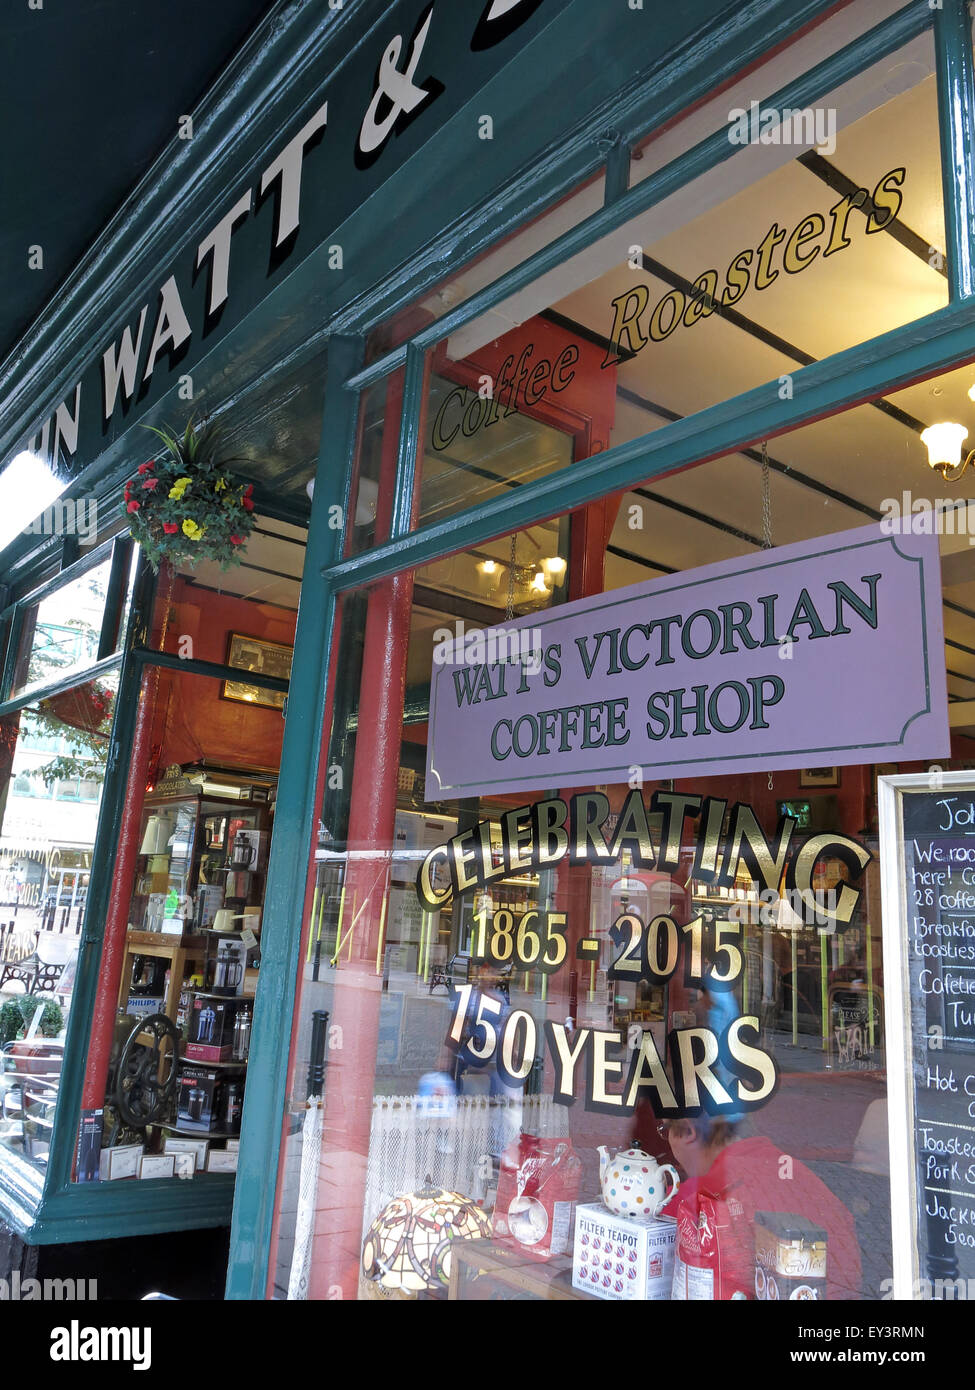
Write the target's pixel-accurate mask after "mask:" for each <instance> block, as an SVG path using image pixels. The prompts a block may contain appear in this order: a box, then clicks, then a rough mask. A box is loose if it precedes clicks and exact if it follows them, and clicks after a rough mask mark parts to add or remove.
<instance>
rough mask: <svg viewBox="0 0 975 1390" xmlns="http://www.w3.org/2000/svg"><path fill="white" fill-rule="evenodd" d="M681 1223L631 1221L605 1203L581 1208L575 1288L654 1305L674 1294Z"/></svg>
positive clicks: (665, 1219) (661, 1218) (669, 1219)
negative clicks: (678, 1225)
mask: <svg viewBox="0 0 975 1390" xmlns="http://www.w3.org/2000/svg"><path fill="white" fill-rule="evenodd" d="M676 1238H677V1223H676V1221H674V1219H673V1217H668V1216H658V1217H657V1218H656V1219H655V1220H653V1221H631V1220H629V1219H628V1218H626V1217H622V1216H614V1215H613V1213H612V1212H611V1211H610V1210H609V1208H608V1207H604V1206H603V1204H602V1202H588V1203H586V1204H584V1205H580V1206H578V1207H577V1208H576V1229H575V1246H574V1249H573V1253H572V1286H573V1288H576V1289H585V1291H586V1292H587V1293H590V1294H594V1295H595V1296H596V1297H597V1298H608V1299H612V1300H623V1301H630V1300H637V1299H639V1300H641V1301H650V1302H653V1303H656V1302H661V1301H663V1300H665V1299H669V1298H670V1292H671V1284H672V1282H673V1277H674V1245H675V1242H676Z"/></svg>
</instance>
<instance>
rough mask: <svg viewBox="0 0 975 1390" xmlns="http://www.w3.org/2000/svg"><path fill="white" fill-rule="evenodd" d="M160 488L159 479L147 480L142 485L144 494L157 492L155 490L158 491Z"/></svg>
mask: <svg viewBox="0 0 975 1390" xmlns="http://www.w3.org/2000/svg"><path fill="white" fill-rule="evenodd" d="M158 486H159V479H158V478H147V479H146V480H145V482H144V483H143V484H142V490H143V492H155V490H156V488H157V487H158Z"/></svg>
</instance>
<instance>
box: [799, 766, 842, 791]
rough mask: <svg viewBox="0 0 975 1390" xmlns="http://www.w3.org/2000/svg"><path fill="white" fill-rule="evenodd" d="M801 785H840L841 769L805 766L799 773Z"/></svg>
mask: <svg viewBox="0 0 975 1390" xmlns="http://www.w3.org/2000/svg"><path fill="white" fill-rule="evenodd" d="M799 785H800V787H838V786H839V785H840V770H839V768H838V767H804V768H802V769H801V771H800V773H799Z"/></svg>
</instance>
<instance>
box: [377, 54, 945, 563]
mask: <svg viewBox="0 0 975 1390" xmlns="http://www.w3.org/2000/svg"><path fill="white" fill-rule="evenodd" d="M755 90H756V93H757V90H758V89H757V88H756V89H755ZM709 109H710V108H709ZM735 110H737V108H735ZM742 112H743V114H742V115H741V119H740V121H739V122H738V125H736V124H735V123H734V121H731V123H730V124H729V125H728V138H729V151H730V156H729V157H728V158H726V159H724V160H723V161H722V162H720V163H719V164H718V165H717V166H716V167H715V168H714V169H712V170H710V171H709V172H708V173H707V174H705V175H701V176H700V177H699V178H698V179H696V180H694V181H693V182H692V183H690V184H688V185H687V186H685V187H683V188H681V189H680V190H678V191H677V192H675V193H674V194H672V195H670V196H669V197H668V198H666V199H665V200H663V201H662V202H660V203H659V204H657V205H656V206H654V207H652V208H651V209H649V210H648V211H647V212H646V213H643V214H641V215H639V216H637V217H635V218H633V219H632V220H631V221H630V222H628V223H627V224H626V225H624V226H623V227H621V228H619V230H618V231H615V232H613V233H611V234H609V235H607V236H605V237H603V238H602V239H601V240H600V241H598V242H596V243H595V244H593V245H592V246H590V247H588V248H587V249H586V250H585V251H582V252H579V253H578V254H576V255H575V256H573V257H571V258H570V259H568V260H566V261H564V262H563V263H562V264H560V265H558V266H556V267H555V268H553V269H552V270H550V271H548V272H547V273H546V274H544V275H542V276H541V277H539V278H538V279H537V280H536V281H534V282H533V283H532V284H530V285H528V286H526V287H524V288H522V289H520V290H517V291H516V292H515V293H514V294H512V295H511V296H510V297H509V298H508V299H507V300H505V301H504V302H502V303H501V304H499V305H497V306H495V307H494V308H493V309H491V310H490V311H488V312H486V313H484V314H483V315H481V316H480V317H479V318H477V319H475V320H473V321H472V322H470V323H467V324H465V325H464V326H463V327H461V328H459V329H458V330H457V331H455V332H454V333H451V334H450V335H449V337H447V338H445V339H444V340H443V341H442V342H440V343H439V344H437V346H436V348H435V349H433V350H432V351H431V352H430V353H429V354H428V359H427V362H426V376H425V381H424V389H423V408H422V410H421V415H420V438H421V439H422V441H423V447H422V455H421V457H420V458H419V459H418V461H417V475H418V480H419V488H418V495H417V497H416V499H415V501H414V507H413V516H412V521H413V524H414V525H415V526H422V525H425V524H428V523H429V522H431V521H433V520H436V519H438V518H439V517H442V516H444V515H450V514H451V513H452V512H454V511H457V510H461V509H463V508H464V507H467V506H473V505H476V504H477V503H478V502H482V501H484V500H486V499H488V498H489V497H491V496H496V495H498V494H500V493H503V492H505V491H506V490H509V489H512V488H515V487H518V486H519V485H522V484H523V483H525V482H527V481H529V480H531V479H534V478H538V477H541V476H544V475H545V474H547V473H550V472H552V471H555V470H557V469H561V468H566V467H571V463H572V462H573V461H578V460H580V459H583V458H586V457H589V456H591V455H592V454H593V453H597V452H599V451H601V450H603V449H607V448H610V447H613V446H614V445H618V444H622V443H626V442H629V441H631V440H633V439H634V438H639V437H641V436H643V435H647V434H649V433H650V432H652V431H654V430H657V429H659V428H661V426H663V425H666V424H669V423H671V422H673V421H675V420H680V419H682V418H683V417H685V416H689V415H693V414H694V413H695V412H696V411H699V410H701V409H703V408H705V407H707V406H711V405H715V404H717V403H719V402H721V401H724V400H727V399H728V398H730V397H733V396H735V395H738V394H739V393H741V392H744V391H747V390H749V389H751V388H753V387H756V386H758V385H760V384H763V383H768V384H769V388H770V390H771V391H772V392H773V393H776V395H777V397H778V398H780V399H789V397H790V396H791V394H792V392H793V390H794V376H795V373H796V372H797V371H798V370H799V369H800V368H801V367H803V366H805V365H808V364H810V363H812V362H815V361H818V360H821V359H822V358H825V357H828V356H830V355H832V354H833V353H836V352H839V351H842V350H843V349H846V348H850V347H852V346H854V345H855V344H857V343H860V342H863V341H864V340H865V339H868V338H871V337H874V336H876V335H880V334H883V333H885V332H888V331H889V330H891V329H893V328H896V327H898V326H900V325H903V324H905V323H909V322H911V321H912V320H914V319H916V318H918V317H920V316H922V315H926V314H930V313H932V312H933V311H935V310H937V309H939V308H941V307H943V306H944V305H945V304H946V303H947V299H948V288H947V270H946V266H945V259H944V216H943V206H942V184H941V169H940V150H939V141H938V119H937V98H936V90H935V78H934V75H933V43H932V38H931V35H930V33H926V34H923V35H921V36H920V37H919V38H918V39H917V40H915V41H914V42H913V43H912V44H910V45H909V46H908V47H906V48H904V49H902V50H900V51H899V52H898V53H896V54H894V55H893V56H892V57H891V58H890V59H887V60H885V61H884V62H883V63H881V64H878V65H877V66H876V67H875V68H873V69H871V70H869V71H868V72H866V73H864V74H861V75H860V76H859V77H858V78H857V79H856V80H855V81H853V82H851V83H849V84H847V86H845V87H844V88H842V89H840V90H839V91H836V92H834V93H831V94H829V95H827V96H826V97H824V99H823V101H822V102H820V103H817V105H816V106H815V108H813V109H810V110H809V111H803V112H798V113H793V114H789V115H788V116H786V115H785V114H780V113H774V115H775V120H774V121H773V120H772V117H771V115H770V116H769V120H768V121H767V122H766V123H765V124H762V118H761V111H759V115H758V116H756V115H755V112H754V110H753V109H752V107H751V105H750V104H749V103H746V104H745V106H744V107H743V108H742ZM746 117H747V120H746ZM756 122H757V124H756ZM739 126H740V127H741V129H740V130H739V128H738V127H739ZM753 127H754V128H753ZM739 137H740V140H739ZM739 145H740V148H739ZM680 148H681V141H680V136H679V134H677V133H676V132H675V133H673V134H665V135H664V136H662V137H661V141H660V144H659V146H658V144H657V142H656V141H654V140H651V141H649V142H648V143H647V145H646V147H645V148H644V149H642V150H638V151H637V155H636V156H635V157H634V162H633V166H632V167H633V170H634V176H633V181H634V182H637V181H639V178H640V177H641V176H642V174H643V171H644V168H645V166H649V167H651V168H652V169H659V168H660V167H662V166H663V165H666V164H667V163H668V162H669V161H670V160H672V159H674V158H676V157H677V155H678V154H679V153H680ZM397 379H398V380H399V383H400V389H401V384H402V373H399V374H395V373H394V375H393V377H391V378H390V383H389V387H388V389H389V390H390V391H393V390H394V387H395V384H396V381H397ZM371 406H372V411H373V416H374V417H376V416H378V415H379V414H384V416H385V419H386V426H385V432H384V435H383V438H384V442H385V446H386V448H387V450H388V453H389V456H390V458H389V459H388V460H387V463H388V464H390V461H391V460H392V459H394V458H395V448H396V438H397V434H398V428H399V426H398V418H399V416H398V407H397V408H396V409H395V410H391V409H390V402H389V401H387V402H386V404H385V408H384V409H382V408H380V406H379V403H378V399H373V400H372V402H371ZM393 415H395V419H396V425H395V428H394V427H393V426H392V425H391V424H390V418H391V417H392V416H393ZM384 477H385V478H386V481H385V483H384V485H383V486H384V489H386V490H389V491H390V492H391V489H392V480H393V472H392V468H391V466H388V467H387V473H386V475H384ZM377 479H378V475H376V477H375V478H374V480H373V482H372V484H371V486H373V487H376V486H378V481H377ZM368 539H369V538H368V535H367V534H363V535H362V537H361V538H360V539H359V543H358V544H357V546H356V548H358V549H361V548H363V546H364V545H365V544H367V543H368Z"/></svg>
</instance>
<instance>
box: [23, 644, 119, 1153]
mask: <svg viewBox="0 0 975 1390" xmlns="http://www.w3.org/2000/svg"><path fill="white" fill-rule="evenodd" d="M117 681H118V677H117V673H116V672H114V671H113V672H109V673H107V674H105V675H102V676H100V677H99V678H98V680H97V681H89V682H87V683H86V684H84V685H80V686H75V687H74V688H73V689H71V690H67V691H63V692H62V693H60V694H58V695H53V696H50V697H49V698H48V699H44V700H40V701H37V702H35V703H34V704H31V705H28V706H27V707H26V708H25V709H22V710H21V711H20V712H19V713H17V714H13V715H8V716H7V718H6V719H4V720H3V721H2V726H3V748H4V750H5V751H4V752H3V755H2V763H0V1001H2V1002H0V1035H2V1036H0V1045H2V1054H0V1056H2V1068H3V1069H2V1072H0V1097H2V1107H0V1109H2V1118H0V1144H2V1145H3V1146H4V1147H5V1148H8V1149H10V1150H11V1151H13V1152H14V1153H17V1154H18V1155H20V1156H21V1157H24V1158H27V1159H28V1160H30V1161H31V1162H33V1163H35V1164H37V1165H38V1166H41V1167H43V1166H44V1165H45V1164H46V1162H47V1159H48V1154H49V1151H50V1138H51V1125H52V1121H53V1118H54V1106H55V1103H56V1100H57V1093H58V1086H59V1084H60V1074H61V1065H62V1060H63V1054H64V1036H65V1029H66V1027H67V1017H68V1013H69V1010H70V1008H71V999H72V992H73V985H74V972H75V967H76V964H77V956H78V942H79V939H80V934H81V927H82V922H83V919H84V912H85V906H86V902H87V897H88V885H89V880H90V876H91V872H92V853H93V850H94V844H95V831H96V827H97V824H98V813H99V805H100V801H101V793H102V786H103V783H104V778H105V766H106V761H107V757H108V747H109V737H110V733H111V727H112V716H113V713H114V706H115V694H116V689H117ZM81 787H84V788H85V789H86V794H85V795H84V796H81V795H79V789H80V788H81ZM36 1013H39V1022H38V1025H37V1027H36V1028H34V1027H33V1026H32V1025H33V1023H34V1015H35V1014H36Z"/></svg>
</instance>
